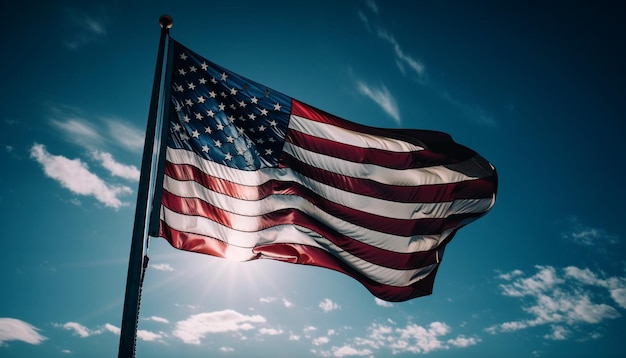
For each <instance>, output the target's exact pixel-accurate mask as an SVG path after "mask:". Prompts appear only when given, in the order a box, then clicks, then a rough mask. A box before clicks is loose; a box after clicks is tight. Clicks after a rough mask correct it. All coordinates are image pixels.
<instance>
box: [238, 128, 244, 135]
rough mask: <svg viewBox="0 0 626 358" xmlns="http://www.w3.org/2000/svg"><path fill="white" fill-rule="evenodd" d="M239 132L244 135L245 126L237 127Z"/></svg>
mask: <svg viewBox="0 0 626 358" xmlns="http://www.w3.org/2000/svg"><path fill="white" fill-rule="evenodd" d="M237 132H239V135H243V133H244V132H245V130H244V129H243V128H241V127H237Z"/></svg>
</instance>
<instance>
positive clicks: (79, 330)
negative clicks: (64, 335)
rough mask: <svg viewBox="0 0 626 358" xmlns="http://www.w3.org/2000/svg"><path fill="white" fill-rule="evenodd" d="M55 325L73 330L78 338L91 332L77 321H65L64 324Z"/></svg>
mask: <svg viewBox="0 0 626 358" xmlns="http://www.w3.org/2000/svg"><path fill="white" fill-rule="evenodd" d="M55 326H56V327H60V328H63V329H66V330H68V331H74V334H76V335H78V336H79V337H80V338H85V337H89V336H90V335H91V334H92V332H91V331H90V330H89V329H88V328H87V327H85V326H83V325H82V324H80V323H77V322H67V323H65V324H62V325H55Z"/></svg>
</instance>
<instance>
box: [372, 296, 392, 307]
mask: <svg viewBox="0 0 626 358" xmlns="http://www.w3.org/2000/svg"><path fill="white" fill-rule="evenodd" d="M374 302H376V304H377V305H379V306H381V307H393V303H391V302H387V301H384V300H381V299H380V298H378V297H374Z"/></svg>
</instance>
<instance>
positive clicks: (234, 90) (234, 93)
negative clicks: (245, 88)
mask: <svg viewBox="0 0 626 358" xmlns="http://www.w3.org/2000/svg"><path fill="white" fill-rule="evenodd" d="M230 94H232V95H233V96H236V95H237V89H236V88H235V87H233V88H231V89H230Z"/></svg>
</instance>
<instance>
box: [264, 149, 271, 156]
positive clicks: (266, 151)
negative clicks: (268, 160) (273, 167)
mask: <svg viewBox="0 0 626 358" xmlns="http://www.w3.org/2000/svg"><path fill="white" fill-rule="evenodd" d="M272 152H273V151H272V149H271V148H268V149H266V150H265V155H272Z"/></svg>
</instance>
